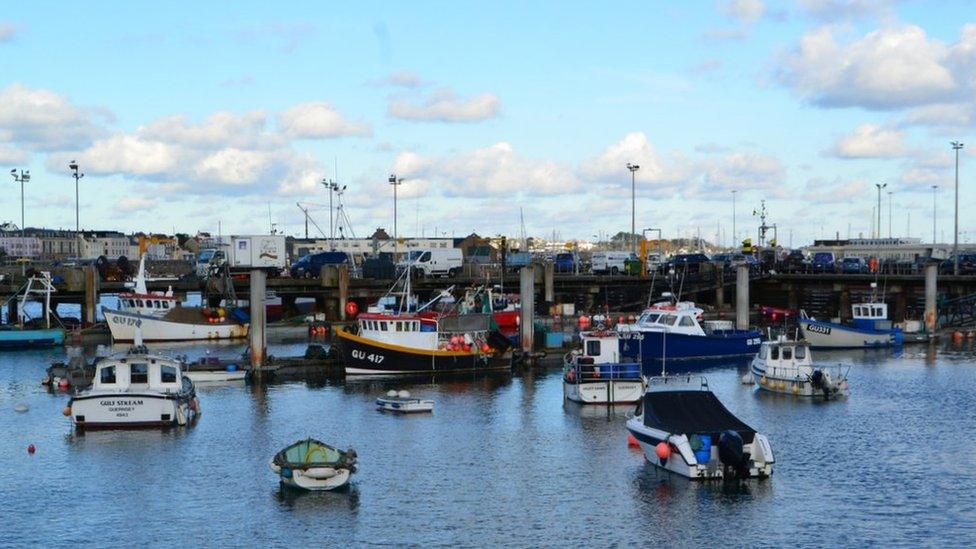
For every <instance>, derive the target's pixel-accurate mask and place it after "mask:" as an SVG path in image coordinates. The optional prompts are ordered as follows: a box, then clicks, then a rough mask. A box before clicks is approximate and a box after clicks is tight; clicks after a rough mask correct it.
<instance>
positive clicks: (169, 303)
mask: <svg viewBox="0 0 976 549" xmlns="http://www.w3.org/2000/svg"><path fill="white" fill-rule="evenodd" d="M119 301H121V302H122V308H124V309H125V310H127V311H132V312H135V313H141V314H145V315H155V316H161V315H164V314H166V313H167V312H169V311H170V309H175V308H176V307H179V306H180V301H179V299H177V298H175V297H172V296H166V295H152V294H145V295H143V294H122V295H121V296H119Z"/></svg>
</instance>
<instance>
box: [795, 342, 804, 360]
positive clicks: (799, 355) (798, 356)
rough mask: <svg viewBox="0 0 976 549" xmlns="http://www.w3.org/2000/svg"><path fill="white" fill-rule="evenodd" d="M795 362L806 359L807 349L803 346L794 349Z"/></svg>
mask: <svg viewBox="0 0 976 549" xmlns="http://www.w3.org/2000/svg"><path fill="white" fill-rule="evenodd" d="M794 356H795V357H796V359H797V360H803V359H805V358H806V357H807V348H806V347H804V346H802V345H801V346H799V347H797V348H796V353H795V354H794Z"/></svg>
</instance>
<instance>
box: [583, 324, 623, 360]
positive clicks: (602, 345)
mask: <svg viewBox="0 0 976 549" xmlns="http://www.w3.org/2000/svg"><path fill="white" fill-rule="evenodd" d="M580 339H582V341H583V354H582V355H580V358H583V359H591V360H586V361H585V362H588V363H590V364H610V363H614V362H620V338H619V336H618V335H617V334H616V333H615V332H607V331H601V332H583V333H581V334H580Z"/></svg>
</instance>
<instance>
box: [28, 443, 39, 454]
mask: <svg viewBox="0 0 976 549" xmlns="http://www.w3.org/2000/svg"><path fill="white" fill-rule="evenodd" d="M35 451H37V448H34V445H33V444H28V445H27V453H28V454H30V455H34V452H35Z"/></svg>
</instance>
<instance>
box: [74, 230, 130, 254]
mask: <svg viewBox="0 0 976 549" xmlns="http://www.w3.org/2000/svg"><path fill="white" fill-rule="evenodd" d="M78 241H79V252H80V253H79V256H80V257H82V258H86V259H88V258H96V257H99V256H105V257H107V258H108V259H118V258H120V257H122V256H125V257H127V258H131V259H136V258H138V257H139V244H138V242H136V241H134V240H133V239H132V238H131V237H129V236H127V235H125V234H123V233H120V232H118V231H82V232H80V233H78Z"/></svg>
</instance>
